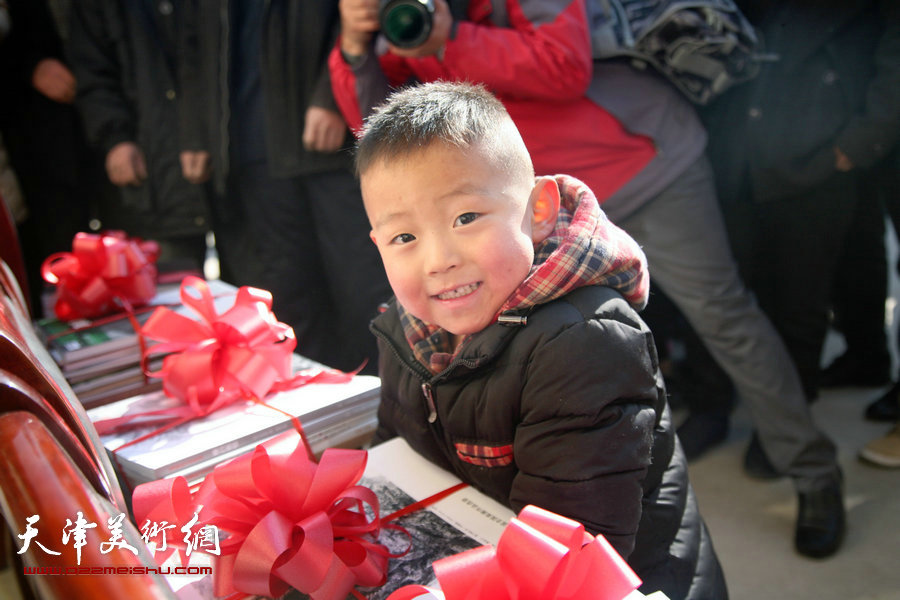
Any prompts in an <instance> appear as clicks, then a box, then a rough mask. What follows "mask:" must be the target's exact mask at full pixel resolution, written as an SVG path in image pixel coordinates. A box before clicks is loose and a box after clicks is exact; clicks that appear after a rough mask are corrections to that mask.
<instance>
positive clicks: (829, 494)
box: [794, 483, 846, 558]
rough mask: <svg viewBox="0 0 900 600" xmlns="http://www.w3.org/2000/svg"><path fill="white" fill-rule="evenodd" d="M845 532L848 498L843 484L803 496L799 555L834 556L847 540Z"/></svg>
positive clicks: (799, 520)
mask: <svg viewBox="0 0 900 600" xmlns="http://www.w3.org/2000/svg"><path fill="white" fill-rule="evenodd" d="M845 529H846V519H845V516H844V497H843V493H842V491H841V486H840V484H837V483H835V484H832V485H830V486H828V487H826V488H824V489H821V490H816V491H813V492H806V493H801V494H800V503H799V510H798V514H797V531H796V534H795V537H794V546H795V547H796V548H797V552H799V553H800V554H802V555H804V556H809V557H811V558H825V557H828V556H831V555H832V554H834V553H835V552H837V549H838V548H840V546H841V542H843V541H844V531H845Z"/></svg>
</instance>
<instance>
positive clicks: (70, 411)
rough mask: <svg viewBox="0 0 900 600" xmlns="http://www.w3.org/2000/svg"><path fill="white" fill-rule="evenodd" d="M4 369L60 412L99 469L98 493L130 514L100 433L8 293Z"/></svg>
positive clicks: (0, 307) (0, 317)
mask: <svg viewBox="0 0 900 600" xmlns="http://www.w3.org/2000/svg"><path fill="white" fill-rule="evenodd" d="M0 369H3V370H5V371H7V372H9V373H13V374H14V375H15V376H16V377H18V378H19V379H21V380H22V381H24V382H25V383H26V384H27V385H29V386H30V387H31V388H33V389H34V390H35V391H36V392H37V394H38V395H39V396H40V397H42V398H44V399H45V400H46V402H47V403H48V404H49V405H50V406H51V407H52V408H53V410H54V411H56V413H57V414H58V415H59V418H60V421H61V424H63V425H64V426H66V427H67V428H68V429H69V430H70V431H71V432H72V434H73V435H74V436H75V438H76V439H78V441H79V442H80V443H81V444H82V445H83V446H84V449H85V452H86V453H87V454H88V456H89V457H90V459H91V461H92V462H93V463H94V464H95V465H96V466H97V469H98V471H99V473H100V476H101V479H100V483H101V484H102V485H101V486H100V488H101V489H98V492H100V493H102V494H103V495H104V496H106V497H107V498H108V500H109V501H110V502H111V503H112V504H113V505H115V506H116V507H117V508H119V509H121V510H122V511H126V510H127V506H128V505H127V504H126V502H125V497H124V495H123V493H122V488H121V486H120V484H119V480H118V478H117V477H116V473H115V470H114V469H113V466H112V463H111V461H110V459H109V456H108V455H107V452H106V449H105V448H104V447H103V444H102V443H101V442H100V437H99V436H98V435H97V430H96V429H95V428H94V425H93V423H91V420H90V419H89V418H88V416H87V413H86V412H85V410H84V407H83V406H82V405H81V403H80V402H79V400H78V398H77V396H76V395H75V392H74V391H72V387H71V386H70V385H69V383H68V382H67V381H66V378H65V377H64V376H63V374H62V371H61V370H60V369H59V367H58V366H57V364H56V363H55V362H54V360H53V358H52V357H51V356H50V353H49V352H48V351H47V349H46V348H45V347H44V345H43V343H42V342H41V340H40V339H39V338H38V335H37V333H36V332H35V331H34V328H33V327H32V325H31V322H30V321H28V319H27V318H26V317H25V316H24V315H23V314H22V312H21V311H20V310H19V309H18V307H17V306H16V304H15V301H14V300H12V299H11V298H10V297H9V296H7V295H5V294H0Z"/></svg>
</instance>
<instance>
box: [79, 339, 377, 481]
mask: <svg viewBox="0 0 900 600" xmlns="http://www.w3.org/2000/svg"><path fill="white" fill-rule="evenodd" d="M293 359H294V360H293V363H292V367H293V370H294V372H297V371H300V370H304V369H312V370H316V369H323V368H325V367H324V366H322V365H320V364H318V363H315V362H313V361H311V360H309V359H306V358H304V357H302V356H299V355H296V354H295V355H294V357H293ZM380 397H381V380H380V379H378V378H377V377H372V376H369V375H355V376H353V377H352V378H350V379H349V380H348V381H345V382H342V383H307V384H305V385H302V386H300V387H298V388H295V389H292V390H287V391H283V392H278V393H275V394H272V395H270V396H269V397H267V398H265V399H264V403H257V402H254V401H250V400H238V401H237V402H234V403H232V404H230V405H227V406H225V407H223V408H221V409H219V410H216V411H214V412H213V413H211V414H209V415H207V416H205V417H202V418H198V419H196V420H193V421H190V422H187V423H184V424H182V425H179V426H177V427H174V428H172V429H169V430H167V431H165V432H162V433H159V434H157V435H153V436H151V437H149V438H148V439H146V440H143V441H141V442H137V443H134V444H131V445H128V446H125V447H122V448H121V450H120V449H119V448H120V446H124V445H125V444H128V443H129V442H131V441H132V440H135V439H137V438H138V437H140V436H143V435H145V434H148V433H151V432H154V431H155V430H157V429H158V428H159V426H160V425H159V424H158V423H157V424H148V425H144V426H138V427H131V428H129V429H127V430H125V431H121V432H119V433H114V434H110V435H101V436H100V440H101V441H102V442H103V445H104V446H105V447H106V449H107V451H108V452H109V453H110V455H111V458H112V462H113V464H114V465H116V467H117V469H119V475H120V477H121V478H122V479H123V482H124V483H127V484H128V486H129V487H132V488H133V487H134V486H136V485H138V484H140V483H145V482H148V481H153V480H156V479H163V478H167V477H174V476H177V475H180V476H183V477H185V478H186V479H187V480H188V483H189V484H191V485H193V484H196V483H199V482H200V481H201V480H202V479H203V478H204V477H205V476H206V475H207V474H209V473H210V472H211V471H212V469H213V468H214V467H215V466H216V465H217V464H219V463H221V462H224V461H226V460H229V459H231V458H233V457H235V456H239V455H241V454H244V453H246V452H250V451H252V450H253V449H254V448H255V447H256V445H258V444H260V443H262V442H264V441H266V440H269V439H270V438H273V437H275V436H277V435H278V434H281V433H283V432H285V431H288V430H290V429H292V428H294V421H293V419H292V417H295V418H297V419H298V420H299V422H300V423H301V426H302V428H303V431H304V433H305V435H306V438H307V440H308V441H309V444H310V446H311V447H312V450H313V452H314V453H316V454H317V455H318V454H320V453H321V452H322V451H324V450H325V449H326V448H332V447H344V448H354V447H355V448H358V447H361V446H363V445H365V444H366V443H368V441H369V440H370V439H371V437H372V434H373V433H374V432H375V427H376V425H377V417H376V412H377V409H378V403H379V400H380ZM180 406H183V403H182V401H181V400H177V399H174V398H170V397H168V396H166V395H165V394H163V392H161V391H157V392H150V393H146V394H140V395H137V396H133V397H130V398H125V399H122V400H118V401H116V402H113V403H110V404H105V405H102V406H98V407H95V408H92V409H90V410H88V412H87V414H88V417H89V418H90V419H91V420H92V421H94V422H98V421H101V420H105V419H116V418H121V417H125V416H128V415H140V414H144V413H148V412H150V411H159V410H165V409H170V408H176V407H180Z"/></svg>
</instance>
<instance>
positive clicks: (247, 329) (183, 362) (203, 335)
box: [94, 276, 354, 450]
mask: <svg viewBox="0 0 900 600" xmlns="http://www.w3.org/2000/svg"><path fill="white" fill-rule="evenodd" d="M180 295H181V301H182V303H183V304H184V305H185V306H187V307H189V308H191V309H192V310H193V311H194V312H196V313H197V314H198V315H199V316H200V318H201V320H200V321H197V320H194V319H191V318H189V317H186V316H184V315H182V314H179V313H177V312H175V311H173V310H171V309H169V308H167V307H164V306H160V307H158V308H157V309H156V310H155V311H154V313H153V314H152V315H150V318H149V319H148V320H147V322H146V323H145V324H144V326H143V327H142V328H141V337H146V338H148V339H152V340H156V341H158V342H159V343H158V344H155V345H154V346H153V347H152V348H150V349H149V350H148V351H147V352H145V353H144V356H143V359H144V362H145V364H146V362H147V361H148V360H149V358H150V357H151V356H153V355H157V354H165V355H166V356H165V358H164V359H163V363H162V367H161V368H160V370H159V371H155V372H151V373H148V375H149V376H151V377H161V378H162V380H163V391H164V392H165V393H166V395H167V396H170V397H173V398H177V399H179V400H182V401H183V402H184V405H183V406H179V407H177V408H171V409H164V410H158V411H149V412H145V413H139V414H132V415H126V416H124V417H120V418H116V419H106V420H101V421H97V422H95V423H94V426H95V427H96V428H97V431H98V432H99V433H100V434H101V435H106V434H110V433H115V432H119V431H122V430H124V429H127V428H130V427H134V426H136V425H144V426H146V425H148V424H155V425H159V426H160V427H159V428H158V429H156V430H154V431H151V432H150V433H147V434H145V435H142V436H140V437H138V438H136V439H134V440H131V441H130V442H128V443H126V444H124V445H122V446H120V447H119V448H118V449H117V450H122V449H123V448H125V447H127V446H130V445H133V444H136V443H138V442H140V441H143V440H145V439H148V438H150V437H153V436H156V435H159V434H160V433H163V432H164V431H166V430H168V429H171V428H173V427H177V426H179V425H182V424H184V423H187V422H189V421H192V420H194V419H198V418H201V417H204V416H206V415H208V414H210V413H211V412H213V411H215V410H217V409H219V408H222V407H224V406H227V405H229V404H231V403H232V402H235V401H237V400H242V399H245V400H254V401H256V402H261V403H263V404H265V402H264V401H263V400H261V399H264V398H265V397H266V396H267V395H268V394H270V393H273V392H279V391H284V390H288V389H293V388H297V387H300V386H302V385H305V384H307V383H313V382H315V383H342V382H345V381H348V380H349V379H350V378H352V377H353V375H354V373H344V372H342V371H336V370H333V369H325V370H305V371H300V372H298V373H297V374H294V375H292V373H291V354H292V352H293V351H294V348H296V346H297V340H296V338H295V337H294V330H293V329H292V328H291V327H289V326H288V325H285V324H284V323H280V322H278V320H277V319H276V318H275V315H274V314H273V313H272V295H271V294H270V293H269V292H267V291H265V290H261V289H257V288H252V287H241V288H239V289H238V291H237V296H236V298H235V302H234V305H233V306H232V307H231V308H230V309H228V310H226V311H225V312H224V313H222V314H221V315H220V314H218V312H217V311H216V307H215V301H214V298H213V295H212V292H211V291H210V289H209V285H208V284H207V283H206V281H204V280H203V279H200V278H199V277H194V276H188V277H185V278H184V280H183V281H182V283H181V291H180ZM273 410H276V409H274V408H273ZM281 412H283V411H281ZM291 419H292V420H293V421H294V426H295V428H296V429H297V430H298V431H302V428H301V427H300V424H299V422H298V421H297V420H296V419H295V418H294V417H291Z"/></svg>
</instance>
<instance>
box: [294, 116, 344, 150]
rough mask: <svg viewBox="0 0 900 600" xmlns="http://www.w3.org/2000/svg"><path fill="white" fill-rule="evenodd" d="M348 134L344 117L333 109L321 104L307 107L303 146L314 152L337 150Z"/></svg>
mask: <svg viewBox="0 0 900 600" xmlns="http://www.w3.org/2000/svg"><path fill="white" fill-rule="evenodd" d="M346 134H347V124H346V123H344V118H343V117H342V116H341V115H340V113H337V112H335V111H333V110H329V109H327V108H322V107H321V106H310V107H309V108H307V109H306V123H305V124H304V125H303V147H304V148H306V149H307V150H310V151H313V152H335V151H337V150H338V149H340V147H341V145H342V144H343V142H344V136H346Z"/></svg>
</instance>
